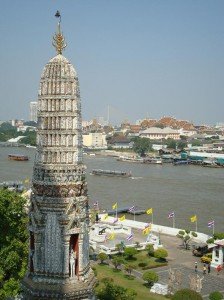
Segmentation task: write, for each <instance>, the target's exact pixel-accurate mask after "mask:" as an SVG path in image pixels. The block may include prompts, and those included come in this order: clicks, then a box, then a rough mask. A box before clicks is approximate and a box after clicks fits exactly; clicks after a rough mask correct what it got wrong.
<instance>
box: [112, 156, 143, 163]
mask: <svg viewBox="0 0 224 300" xmlns="http://www.w3.org/2000/svg"><path fill="white" fill-rule="evenodd" d="M117 160H118V161H125V162H134V163H143V162H144V159H143V158H142V157H130V156H119V157H118V159H117Z"/></svg>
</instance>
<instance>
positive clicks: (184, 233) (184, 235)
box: [177, 230, 198, 250]
mask: <svg viewBox="0 0 224 300" xmlns="http://www.w3.org/2000/svg"><path fill="white" fill-rule="evenodd" d="M197 236H198V235H197V233H196V232H194V231H190V230H180V231H179V232H178V234H177V237H178V238H180V239H182V241H183V246H184V248H185V249H186V250H187V249H188V248H189V246H188V245H189V242H190V241H191V240H192V239H193V238H194V237H197Z"/></svg>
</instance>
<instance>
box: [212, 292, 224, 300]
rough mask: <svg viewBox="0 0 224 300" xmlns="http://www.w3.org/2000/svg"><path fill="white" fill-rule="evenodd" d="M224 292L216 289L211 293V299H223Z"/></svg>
mask: <svg viewBox="0 0 224 300" xmlns="http://www.w3.org/2000/svg"><path fill="white" fill-rule="evenodd" d="M222 299H223V294H222V293H221V292H219V291H214V292H212V293H211V294H209V300H222Z"/></svg>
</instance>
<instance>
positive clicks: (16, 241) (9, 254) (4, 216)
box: [0, 190, 28, 299]
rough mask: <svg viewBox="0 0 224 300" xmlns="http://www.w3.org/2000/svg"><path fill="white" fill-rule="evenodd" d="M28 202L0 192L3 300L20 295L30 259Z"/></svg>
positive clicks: (0, 293)
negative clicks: (21, 283) (26, 206)
mask: <svg viewBox="0 0 224 300" xmlns="http://www.w3.org/2000/svg"><path fill="white" fill-rule="evenodd" d="M25 204H26V200H25V199H23V198H22V197H21V196H20V195H19V194H17V193H15V192H10V191H8V190H0V220H1V221H0V232H1V234H0V257H1V259H0V299H6V298H9V297H13V296H15V295H17V294H18V293H19V291H20V284H19V282H20V280H21V279H22V278H23V277H24V275H25V272H26V268H27V258H28V232H27V224H28V218H27V214H26V212H25V209H24V207H25Z"/></svg>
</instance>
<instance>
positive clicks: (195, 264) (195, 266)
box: [194, 262, 198, 273]
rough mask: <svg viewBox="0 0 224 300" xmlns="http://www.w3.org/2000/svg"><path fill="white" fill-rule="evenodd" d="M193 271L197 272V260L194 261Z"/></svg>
mask: <svg viewBox="0 0 224 300" xmlns="http://www.w3.org/2000/svg"><path fill="white" fill-rule="evenodd" d="M194 271H195V273H197V272H198V263H197V262H195V263H194Z"/></svg>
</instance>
